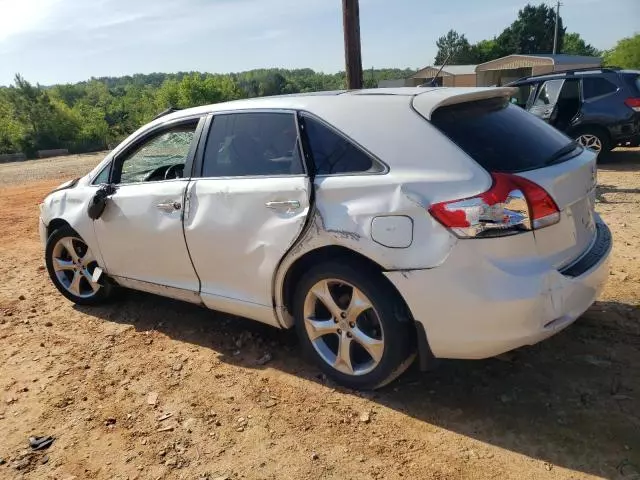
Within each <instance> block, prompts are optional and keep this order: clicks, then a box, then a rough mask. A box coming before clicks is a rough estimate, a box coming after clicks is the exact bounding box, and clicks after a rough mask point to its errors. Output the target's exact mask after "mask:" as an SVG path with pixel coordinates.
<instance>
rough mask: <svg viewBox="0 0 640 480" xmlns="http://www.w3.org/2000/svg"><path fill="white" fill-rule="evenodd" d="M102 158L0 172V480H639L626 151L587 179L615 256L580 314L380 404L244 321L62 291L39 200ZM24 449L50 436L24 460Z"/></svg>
mask: <svg viewBox="0 0 640 480" xmlns="http://www.w3.org/2000/svg"><path fill="white" fill-rule="evenodd" d="M101 158H102V156H101V155H88V156H75V157H65V158H57V159H53V160H45V161H34V162H25V163H20V164H11V165H0V431H1V433H0V459H1V460H0V463H3V461H4V464H3V465H0V478H2V479H4V478H7V479H13V478H24V479H40V478H43V479H72V478H75V479H77V480H82V479H130V480H131V479H174V478H176V479H183V478H184V479H201V478H202V479H205V478H208V479H209V480H213V479H222V478H228V479H302V478H322V479H352V478H353V479H462V478H471V479H481V478H482V479H484V478H495V479H540V478H541V479H549V480H551V479H583V478H613V479H623V478H624V479H636V480H637V479H639V478H640V309H639V308H638V305H639V303H640V287H639V285H640V261H639V260H638V259H639V257H640V151H639V150H626V151H624V150H623V151H617V152H614V153H613V154H611V155H610V158H609V161H608V162H607V163H604V164H602V165H601V168H600V169H599V181H600V187H599V190H598V192H599V193H598V204H597V209H598V211H599V212H600V213H601V214H602V216H603V217H604V219H605V220H606V221H607V222H608V223H609V225H610V226H611V228H612V231H613V235H614V242H615V246H614V254H613V255H614V256H613V262H612V267H611V275H610V276H609V280H608V283H607V286H606V289H605V291H604V293H603V294H602V295H601V297H600V299H599V301H598V302H597V303H596V304H595V305H594V306H593V307H592V308H591V309H589V311H588V312H587V313H586V314H585V315H584V316H583V317H582V318H581V319H579V320H578V321H577V322H576V323H575V324H574V325H572V326H571V327H570V328H568V329H566V330H564V331H563V332H561V333H560V334H558V335H557V336H555V337H553V338H551V339H549V340H547V341H545V342H543V343H541V344H538V345H535V346H533V347H527V348H522V349H520V350H518V351H516V352H513V353H512V354H509V355H505V356H503V357H501V358H500V359H490V360H486V361H477V362H462V361H443V362H440V364H439V365H438V368H436V369H435V370H434V371H432V372H428V373H420V372H418V371H417V370H416V369H415V368H413V369H411V370H410V371H409V372H408V373H407V374H406V375H404V376H402V377H401V378H400V380H399V381H397V382H395V383H393V384H392V385H390V386H389V387H387V388H385V389H383V390H381V391H378V392H376V393H374V394H370V393H369V394H362V393H357V392H353V391H349V390H345V389H343V388H339V387H337V386H335V385H333V384H331V383H328V382H327V381H326V380H325V379H324V378H323V377H322V376H320V375H319V374H318V370H317V369H316V368H314V367H313V366H311V365H309V364H308V363H306V362H305V361H304V360H303V358H302V356H301V354H300V350H299V348H298V346H297V345H296V342H295V339H294V338H293V337H292V336H291V335H288V334H286V333H283V332H278V331H275V330H271V329H269V328H267V327H262V326H260V325H257V324H254V323H251V322H249V321H246V320H241V319H237V318H233V317H229V316H227V315H222V314H217V313H215V312H210V311H206V310H203V309H200V308H198V307H194V306H190V305H186V304H181V303H179V302H175V301H171V300H167V299H162V298H158V297H154V296H151V295H146V294H141V293H134V292H127V293H126V294H125V295H124V296H123V297H122V298H121V300H120V301H119V302H117V303H115V304H113V305H110V306H105V307H100V308H82V307H77V306H74V305H72V304H71V303H69V302H68V301H66V300H65V299H64V298H63V297H62V296H61V295H59V294H58V293H57V291H55V290H54V288H53V286H52V285H51V283H50V281H49V279H48V277H47V274H46V271H45V270H44V265H43V258H42V250H41V246H40V243H39V240H38V237H37V228H36V227H37V217H38V203H39V202H40V201H41V200H42V198H43V197H44V196H45V195H46V193H47V192H48V191H49V190H50V189H52V188H53V187H55V186H56V185H57V184H59V183H61V181H63V180H65V179H67V178H69V177H72V176H73V175H75V174H81V173H84V172H85V171H87V170H88V169H89V168H91V167H92V166H93V165H95V164H96V163H97V162H98V161H99V160H100V159H101ZM267 353H268V354H270V355H271V356H272V359H271V360H270V361H268V362H267V363H265V364H264V365H261V364H259V363H261V362H258V359H260V358H261V357H263V356H264V355H265V354H267ZM32 435H53V436H55V438H56V440H55V442H54V443H53V445H52V446H51V447H50V448H49V449H48V450H46V451H42V452H30V451H29V447H28V441H27V439H28V437H29V436H32Z"/></svg>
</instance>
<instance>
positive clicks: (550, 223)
mask: <svg viewBox="0 0 640 480" xmlns="http://www.w3.org/2000/svg"><path fill="white" fill-rule="evenodd" d="M512 94H513V90H512V89H508V88H501V89H483V88H450V89H448V88H431V89H429V88H408V89H389V90H385V89H377V90H371V91H367V90H364V91H357V92H327V93H324V94H319V95H318V94H314V95H294V96H284V97H271V98H261V99H253V100H242V101H237V102H231V103H224V104H217V105H210V106H206V107H200V108H194V109H189V110H183V111H178V112H174V113H171V114H168V115H165V116H162V117H161V118H159V119H157V120H155V121H153V122H151V123H150V124H149V125H146V126H144V127H143V128H141V129H140V130H138V131H137V132H135V133H134V134H133V135H132V136H131V137H129V138H128V139H126V140H125V141H124V142H123V143H122V144H121V145H120V146H118V147H117V148H116V149H115V150H114V151H113V152H111V153H110V154H109V155H108V156H107V157H106V158H105V159H104V161H103V162H102V163H101V164H100V165H99V166H98V167H96V168H95V169H94V170H93V171H92V172H91V173H89V174H88V175H87V176H85V177H83V178H81V179H79V180H77V181H74V182H70V183H68V184H65V185H63V186H61V187H60V188H59V189H58V190H57V191H55V192H53V193H51V194H50V195H49V196H48V197H47V198H46V200H45V201H44V203H43V204H42V205H41V220H40V231H41V236H42V241H43V243H44V245H45V247H46V264H47V268H48V271H49V274H50V276H51V279H52V281H53V283H54V285H55V286H56V287H57V288H58V289H59V290H60V292H61V293H62V294H63V295H65V296H66V297H67V298H69V299H70V300H72V301H74V302H76V303H80V304H96V303H99V302H102V301H104V300H106V299H108V298H109V297H110V295H111V294H112V292H113V290H114V288H117V287H128V288H133V289H138V290H144V291H147V292H152V293H156V294H159V295H164V296H168V297H173V298H178V299H181V300H185V301H188V302H193V303H197V304H202V305H204V306H205V307H207V308H211V309H214V310H218V311H222V312H228V313H232V314H235V315H240V316H243V317H248V318H251V319H254V320H257V321H260V322H264V323H267V324H270V325H273V326H274V327H277V328H291V327H294V326H295V327H296V328H297V330H298V333H299V335H300V337H301V341H302V343H303V345H304V347H305V348H306V350H307V351H308V353H309V354H310V355H311V357H313V358H314V359H315V360H316V361H317V363H318V365H319V366H320V368H321V369H322V370H323V371H324V372H325V373H326V374H327V375H328V376H330V377H331V378H333V379H335V380H336V381H338V382H340V383H343V384H345V385H347V386H350V387H354V388H376V387H379V386H382V385H385V384H386V383H388V382H390V381H391V380H393V379H394V378H395V377H397V376H398V375H399V374H400V373H402V372H403V371H404V370H405V369H406V368H407V367H408V366H409V365H410V363H411V362H412V360H413V359H414V357H415V356H416V352H417V353H418V356H419V359H420V364H421V366H423V367H424V366H426V365H427V364H428V362H429V360H430V359H431V358H433V357H440V358H467V359H473V358H485V357H489V356H492V355H496V354H499V353H502V352H505V351H507V350H510V349H513V348H517V347H519V346H521V345H526V344H532V343H535V342H538V341H540V340H542V339H544V338H546V337H549V336H551V335H553V334H554V333H556V332H558V331H559V330H561V329H563V328H564V327H566V326H567V325H569V324H570V323H572V322H573V321H574V320H576V318H578V317H579V316H580V315H581V314H582V313H583V312H584V311H585V310H586V309H587V308H588V307H589V306H590V305H591V304H592V302H593V301H594V300H595V298H596V296H597V294H598V292H599V291H600V289H601V287H602V284H603V282H604V280H605V279H606V278H607V274H608V272H607V259H608V256H609V253H610V249H611V236H610V234H609V230H608V228H607V226H606V225H605V224H604V223H603V222H602V220H600V218H599V217H598V215H597V214H595V213H594V196H595V186H596V169H595V155H594V154H593V153H592V152H589V151H587V150H584V149H583V148H582V147H581V146H580V145H578V144H576V143H575V142H573V141H572V140H571V139H569V138H568V137H566V136H565V135H564V134H562V133H560V132H558V131H557V130H555V129H554V128H552V127H550V126H549V125H547V124H546V123H544V122H543V121H541V120H539V119H537V118H536V117H534V116H532V115H530V114H528V113H526V112H525V111H524V110H522V109H520V108H518V107H517V106H513V105H511V104H510V103H509V97H510V96H511V95H512Z"/></svg>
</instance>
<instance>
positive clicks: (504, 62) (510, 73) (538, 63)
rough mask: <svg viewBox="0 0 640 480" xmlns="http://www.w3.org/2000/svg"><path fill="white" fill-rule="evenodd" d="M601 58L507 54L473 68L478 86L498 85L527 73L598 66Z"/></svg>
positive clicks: (538, 73) (535, 73)
mask: <svg viewBox="0 0 640 480" xmlns="http://www.w3.org/2000/svg"><path fill="white" fill-rule="evenodd" d="M601 65H602V59H601V58H599V57H586V56H582V55H566V54H563V53H561V54H556V55H553V54H550V53H536V54H531V55H507V56H506V57H502V58H497V59H496V60H491V61H489V62H486V63H481V64H480V65H478V66H477V67H476V69H475V72H476V84H477V86H479V87H489V86H494V85H497V86H500V85H505V84H506V83H509V82H512V81H514V80H517V79H519V78H522V77H527V76H529V75H542V74H545V73H552V72H563V71H565V70H572V69H575V68H589V67H600V66H601Z"/></svg>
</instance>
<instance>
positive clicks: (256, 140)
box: [184, 111, 310, 325]
mask: <svg viewBox="0 0 640 480" xmlns="http://www.w3.org/2000/svg"><path fill="white" fill-rule="evenodd" d="M202 163H203V164H202V175H201V177H200V178H197V179H194V180H193V182H192V186H190V188H189V192H188V204H189V207H188V211H187V212H185V219H184V229H185V237H186V240H187V246H188V248H189V252H190V253H191V258H192V259H193V264H194V266H195V268H196V271H197V273H198V276H199V277H200V280H201V282H202V287H201V297H202V301H203V302H204V303H205V305H207V306H208V307H209V308H213V309H216V310H220V311H226V312H230V313H233V314H236V315H241V316H245V317H249V318H252V319H255V320H259V321H263V322H265V323H271V324H274V325H277V320H276V319H275V317H274V312H273V290H272V285H273V277H274V274H275V271H276V268H277V266H278V264H279V263H280V260H281V259H282V257H283V256H284V254H285V253H286V252H287V250H288V249H289V248H290V247H291V245H292V244H293V242H294V241H295V240H296V239H297V238H298V236H299V234H300V232H301V231H302V228H303V226H304V223H305V219H306V217H307V214H308V212H309V195H310V184H309V179H308V177H307V176H306V175H305V173H304V167H303V162H302V157H301V154H300V142H299V140H298V134H297V125H296V117H295V114H294V113H292V112H285V111H282V112H245V113H230V114H220V115H216V116H215V117H214V119H213V122H212V126H211V128H210V131H209V133H208V136H207V143H206V149H205V151H204V156H203V162H202Z"/></svg>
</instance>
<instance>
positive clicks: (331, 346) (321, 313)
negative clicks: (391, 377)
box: [304, 279, 385, 375]
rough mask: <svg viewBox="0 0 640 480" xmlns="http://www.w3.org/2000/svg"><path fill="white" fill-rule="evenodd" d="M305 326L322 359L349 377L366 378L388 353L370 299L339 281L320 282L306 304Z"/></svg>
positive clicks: (309, 295)
mask: <svg viewBox="0 0 640 480" xmlns="http://www.w3.org/2000/svg"><path fill="white" fill-rule="evenodd" d="M304 326H305V330H306V332H307V335H308V337H309V340H311V344H312V345H313V348H314V349H315V350H316V352H317V353H318V354H319V356H320V358H322V360H323V361H324V362H326V363H327V364H328V365H330V366H331V367H333V368H335V369H336V370H338V371H339V372H341V373H344V374H347V375H365V374H367V373H369V372H371V371H372V370H373V369H375V368H376V367H377V366H378V364H379V363H380V361H381V360H382V355H383V353H384V345H385V344H384V331H383V328H382V323H381V322H380V318H379V316H378V313H377V312H376V310H375V308H374V307H373V304H372V303H371V301H370V300H369V299H368V298H367V296H366V295H365V294H364V293H362V292H361V291H360V290H359V289H358V288H356V287H354V286H353V285H351V284H349V283H347V282H344V281H342V280H337V279H325V280H321V281H319V282H318V283H316V284H315V285H314V286H313V287H312V288H311V289H310V290H309V291H308V293H307V295H306V297H305V301H304Z"/></svg>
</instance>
